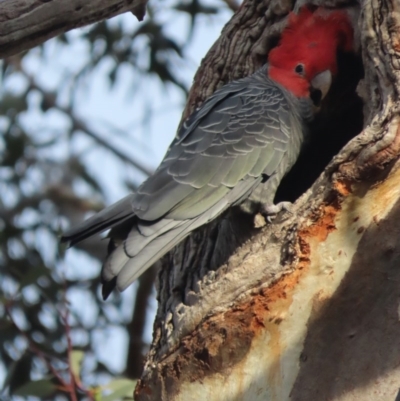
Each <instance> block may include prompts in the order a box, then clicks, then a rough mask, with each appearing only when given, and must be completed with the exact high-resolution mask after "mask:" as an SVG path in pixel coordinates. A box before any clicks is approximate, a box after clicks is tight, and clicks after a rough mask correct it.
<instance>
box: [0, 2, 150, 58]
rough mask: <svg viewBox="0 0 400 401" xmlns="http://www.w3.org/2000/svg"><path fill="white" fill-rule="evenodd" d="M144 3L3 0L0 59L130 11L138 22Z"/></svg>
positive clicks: (0, 3) (0, 7) (0, 13)
mask: <svg viewBox="0 0 400 401" xmlns="http://www.w3.org/2000/svg"><path fill="white" fill-rule="evenodd" d="M146 3H147V0H6V1H1V2H0V58H4V57H7V56H11V55H13V54H17V53H19V52H21V51H23V50H28V49H30V48H32V47H34V46H37V45H39V44H41V43H43V42H44V41H46V40H48V39H50V38H53V37H54V36H56V35H59V34H61V33H63V32H67V31H69V30H71V29H74V28H79V27H82V26H85V25H89V24H93V23H95V22H98V21H101V20H104V19H106V18H110V17H114V16H116V15H119V14H122V13H125V12H127V11H131V12H132V14H134V15H135V16H136V17H137V19H138V20H139V21H141V20H142V19H143V17H144V15H145V7H146Z"/></svg>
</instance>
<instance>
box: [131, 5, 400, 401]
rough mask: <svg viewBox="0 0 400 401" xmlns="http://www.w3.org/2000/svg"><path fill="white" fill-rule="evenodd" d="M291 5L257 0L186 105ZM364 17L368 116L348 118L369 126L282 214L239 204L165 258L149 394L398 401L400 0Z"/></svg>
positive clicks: (238, 69)
mask: <svg viewBox="0 0 400 401" xmlns="http://www.w3.org/2000/svg"><path fill="white" fill-rule="evenodd" d="M316 4H319V5H325V6H328V5H329V6H335V5H336V6H339V5H340V6H342V5H346V4H347V2H346V1H332V0H329V2H328V1H323V0H320V1H318V2H316ZM291 7H292V5H291V3H289V2H287V3H285V2H282V1H266V0H264V1H255V0H248V1H244V3H243V4H242V6H241V8H240V9H239V10H238V12H237V13H236V14H235V15H234V17H233V18H232V20H231V21H230V22H229V23H228V24H227V26H226V27H225V28H224V30H223V32H222V35H221V37H220V39H219V40H218V41H217V42H216V43H215V45H214V46H213V47H212V48H211V50H210V52H209V54H208V55H207V56H206V58H205V59H204V61H203V63H202V66H201V67H200V69H199V71H198V73H197V75H196V77H195V81H194V84H193V88H192V91H191V93H190V96H189V101H188V104H187V107H186V109H185V112H184V116H187V115H188V114H189V113H190V112H191V111H192V110H193V108H194V107H196V106H197V105H199V104H200V103H201V102H202V101H203V100H204V99H205V98H206V97H207V96H209V95H210V94H211V93H212V92H214V91H215V89H216V88H217V87H219V86H220V85H222V84H223V83H225V82H227V81H229V80H232V79H235V78H238V77H241V76H244V75H248V74H250V73H251V72H253V71H254V70H255V69H256V68H258V67H259V66H260V65H261V64H262V63H263V62H264V61H265V59H266V55H267V53H268V51H269V49H270V48H271V46H273V44H274V43H276V39H277V37H278V35H279V32H281V30H282V27H283V26H284V24H285V17H286V15H287V13H288V11H289V9H290V8H291ZM358 23H359V24H358V27H359V33H360V35H359V38H360V43H361V54H362V60H363V65H364V73H365V75H364V79H363V80H362V81H361V82H360V84H359V85H358V88H357V92H358V93H359V94H360V96H362V98H363V101H364V114H363V116H362V114H361V112H360V113H359V116H358V117H357V118H362V117H363V118H364V124H363V126H362V123H361V124H359V123H358V122H357V121H358V120H357V121H356V119H355V120H354V121H350V120H351V118H350V117H348V116H347V115H346V117H343V116H344V115H345V111H346V110H345V109H346V108H347V107H348V106H349V105H348V104H345V107H342V108H340V107H339V110H340V114H339V115H337V116H336V118H337V119H341V120H343V119H344V120H346V119H349V121H348V122H347V125H346V126H345V128H346V129H348V130H349V131H352V132H353V135H355V134H358V135H357V136H356V137H355V138H354V139H352V140H351V141H350V142H349V143H348V144H347V145H346V146H344V148H343V149H342V150H341V151H340V152H339V153H338V154H337V156H335V157H334V159H333V160H332V161H331V162H330V163H329V165H328V166H327V167H326V168H325V170H324V171H323V172H322V174H321V175H320V176H319V178H318V179H317V181H316V182H315V183H314V184H313V186H312V187H311V188H310V189H309V190H308V191H306V192H305V193H304V194H303V195H302V196H301V197H300V198H299V199H298V200H297V202H296V203H295V207H294V214H293V215H292V216H289V218H287V219H286V220H284V221H283V222H282V221H281V222H276V223H275V224H272V225H269V224H268V225H266V226H265V227H263V228H262V229H256V228H254V224H253V220H252V219H251V218H249V217H246V216H243V215H240V214H238V213H236V212H235V211H234V210H232V211H230V212H229V213H227V214H225V215H224V216H222V217H221V218H220V219H219V220H217V221H215V222H213V223H211V224H210V225H208V226H206V227H204V228H201V229H199V230H197V231H196V232H195V233H193V235H191V236H190V237H189V238H187V239H186V240H185V241H184V242H183V243H182V244H181V245H180V246H178V247H177V248H176V249H175V251H174V252H173V253H171V254H170V255H169V256H168V257H166V258H164V260H163V266H162V269H161V270H160V273H159V276H158V291H159V308H158V312H157V317H156V321H155V324H154V339H153V344H152V348H151V350H150V353H149V355H148V358H147V362H146V365H145V367H144V372H143V375H142V379H141V380H140V381H139V383H138V385H137V387H136V391H135V397H136V400H141V401H142V400H174V401H175V400H200V399H201V400H203V399H206V400H208V401H212V400H222V399H226V400H228V399H229V400H242V399H245V400H264V401H265V400H271V401H272V400H278V401H284V400H296V401H301V400H304V401H305V400H308V401H309V400H318V401H324V400H326V401H328V400H330V401H331V400H335V401H336V400H340V401H350V400H375V401H380V400H382V401H387V400H395V399H396V396H397V394H398V393H399V388H400V340H399V339H400V323H399V320H400V319H399V302H400V290H399V288H400V287H399V283H400V270H399V268H398V267H399V265H400V242H399V241H400V240H399V238H400V232H399V228H398V227H399V225H398V220H399V217H400V216H398V214H399V210H400V185H399V182H400V162H399V155H400V128H399V127H400V124H399V122H400V118H399V115H400V113H399V111H400V110H399V109H400V101H399V89H400V61H399V60H400V39H399V38H400V3H398V2H397V1H395V0H370V1H365V2H364V3H363V4H362V9H361V14H360V17H359V21H358ZM339 89H340V88H339ZM342 89H346V85H344V87H342ZM352 91H353V92H355V87H352ZM337 93H340V90H339V91H338V92H337ZM343 93H345V92H342V94H343ZM332 96H333V97H335V96H337V99H336V100H337V101H338V103H340V102H342V103H343V98H340V96H339V95H337V94H336V95H332ZM346 96H347V95H346ZM332 101H333V102H334V101H335V99H332ZM332 104H333V103H332ZM354 107H355V108H354V110H357V107H358V106H357V107H356V106H354ZM321 124H322V123H318V124H317V125H316V127H314V129H315V130H316V132H317V134H318V133H319V134H321V135H323V134H324V133H325V132H328V131H325V129H328V128H326V127H325V128H321V127H323V125H321ZM338 127H341V126H340V121H338V122H337V124H335V125H334V126H333V127H331V131H333V133H334V134H337V135H339V134H340V132H339V131H338V130H339V128H338ZM341 129H342V128H340V130H341ZM335 130H337V132H335ZM331 131H329V132H331ZM361 131H362V132H361Z"/></svg>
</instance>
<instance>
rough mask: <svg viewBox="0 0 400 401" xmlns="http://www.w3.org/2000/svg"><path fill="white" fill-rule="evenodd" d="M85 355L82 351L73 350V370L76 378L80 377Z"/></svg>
mask: <svg viewBox="0 0 400 401" xmlns="http://www.w3.org/2000/svg"><path fill="white" fill-rule="evenodd" d="M84 356H85V353H84V352H83V351H81V350H73V351H72V352H71V370H72V373H73V374H74V375H75V377H80V374H81V366H82V360H83V357H84Z"/></svg>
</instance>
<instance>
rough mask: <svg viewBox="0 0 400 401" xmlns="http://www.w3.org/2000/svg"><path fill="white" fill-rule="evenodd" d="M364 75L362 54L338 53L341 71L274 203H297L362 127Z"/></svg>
mask: <svg viewBox="0 0 400 401" xmlns="http://www.w3.org/2000/svg"><path fill="white" fill-rule="evenodd" d="M363 75H364V70H363V65H362V61H361V57H360V56H356V55H354V54H342V53H341V54H338V74H337V75H336V77H335V79H334V82H333V83H332V87H331V89H330V91H329V93H328V95H327V97H326V98H325V99H324V101H323V104H322V107H321V111H320V112H319V114H318V115H317V116H316V118H315V120H314V121H313V122H312V123H311V126H310V133H309V138H308V141H307V143H306V144H305V146H304V148H303V151H302V153H301V154H300V157H299V159H298V160H297V162H296V164H295V165H294V166H293V168H292V170H291V171H290V172H289V173H288V174H287V175H286V177H285V178H284V179H283V180H282V182H281V184H280V186H279V188H278V191H277V194H276V197H275V203H278V202H281V201H290V202H294V201H295V200H296V199H297V198H298V197H299V196H300V195H302V194H303V193H304V192H305V191H307V189H309V188H310V187H311V185H312V184H313V183H314V182H315V180H316V179H317V178H318V176H319V175H320V174H321V173H322V172H323V171H324V169H325V167H326V166H327V165H328V164H329V162H330V161H331V160H332V158H333V157H334V156H335V155H336V154H338V153H339V151H340V150H341V149H342V148H343V146H344V145H346V143H348V142H349V141H350V139H352V138H354V137H355V136H356V135H357V134H359V133H360V132H361V131H362V129H363V103H362V100H361V99H360V98H359V97H358V95H357V94H356V87H357V85H358V82H359V81H360V79H361V78H362V77H363Z"/></svg>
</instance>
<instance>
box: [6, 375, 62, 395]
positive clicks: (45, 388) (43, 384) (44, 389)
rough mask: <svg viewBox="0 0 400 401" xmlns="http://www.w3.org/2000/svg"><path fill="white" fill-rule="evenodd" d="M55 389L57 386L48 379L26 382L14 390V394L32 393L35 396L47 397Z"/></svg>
mask: <svg viewBox="0 0 400 401" xmlns="http://www.w3.org/2000/svg"><path fill="white" fill-rule="evenodd" d="M56 390H57V386H56V385H55V384H54V383H52V382H51V381H50V380H48V379H43V380H36V381H31V382H27V383H25V384H24V385H22V386H21V387H19V388H17V389H16V390H15V391H14V395H20V396H21V397H27V396H29V395H33V396H35V397H39V398H44V397H48V396H49V395H51V394H52V393H54V392H55V391H56Z"/></svg>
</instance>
